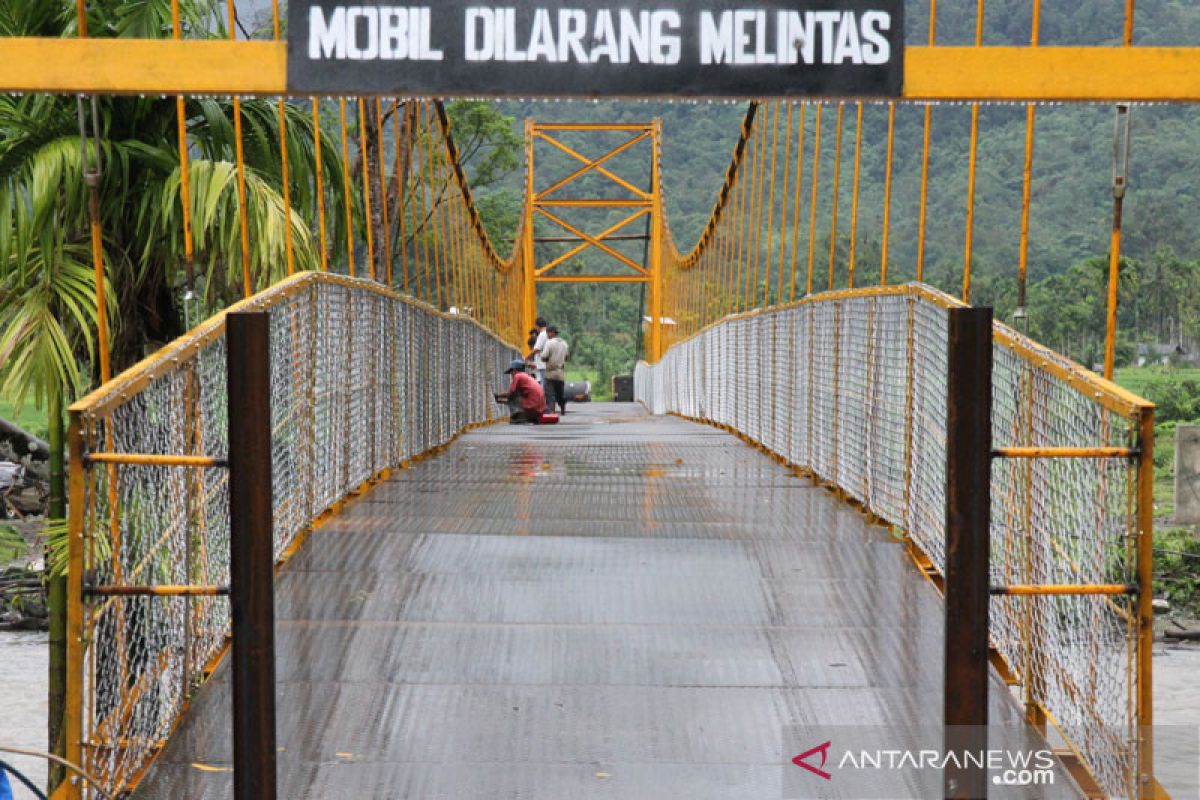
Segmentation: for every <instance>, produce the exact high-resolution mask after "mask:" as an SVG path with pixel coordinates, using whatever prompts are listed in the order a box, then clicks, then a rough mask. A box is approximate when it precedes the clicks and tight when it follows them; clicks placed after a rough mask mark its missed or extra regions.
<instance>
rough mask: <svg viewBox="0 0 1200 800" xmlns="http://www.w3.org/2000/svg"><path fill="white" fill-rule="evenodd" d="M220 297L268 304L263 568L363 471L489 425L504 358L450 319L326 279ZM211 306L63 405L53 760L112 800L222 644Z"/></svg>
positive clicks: (359, 483)
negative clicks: (64, 474) (267, 511)
mask: <svg viewBox="0 0 1200 800" xmlns="http://www.w3.org/2000/svg"><path fill="white" fill-rule="evenodd" d="M230 310H265V311H268V312H269V313H270V315H271V349H272V365H271V386H272V441H273V448H272V449H273V454H272V461H273V465H274V474H273V481H272V482H273V495H274V517H275V530H274V531H273V534H272V535H273V537H274V550H275V555H276V558H277V559H278V560H279V563H282V562H283V561H285V560H286V559H287V558H288V557H290V556H291V554H292V553H293V552H295V551H296V549H297V548H298V547H299V545H300V544H301V543H302V542H303V541H304V539H305V537H306V536H307V535H308V534H309V533H310V532H311V531H312V530H314V529H315V528H316V527H318V526H319V525H320V524H321V522H322V521H323V520H324V519H325V518H326V517H327V516H328V514H329V513H330V511H331V509H335V508H336V507H338V506H339V505H340V504H341V503H342V502H343V501H344V500H345V499H346V498H347V497H351V496H353V495H355V494H356V493H357V492H358V491H360V490H361V488H363V487H364V486H365V485H367V484H369V483H370V482H371V481H373V480H376V479H378V478H380V477H381V476H383V475H386V474H387V472H388V471H389V470H390V469H392V468H395V467H397V466H399V465H404V464H407V463H409V462H411V461H413V460H416V459H419V458H422V457H424V456H425V455H427V454H430V453H432V452H436V451H438V450H439V449H440V448H442V447H444V446H445V445H446V444H448V443H449V442H450V441H451V440H452V439H453V438H455V437H456V436H458V435H459V434H460V433H461V432H462V431H464V430H467V429H469V428H471V427H474V426H476V425H479V424H486V423H488V422H489V421H492V420H494V419H495V414H496V412H495V405H494V403H493V400H492V396H491V392H492V391H494V390H496V389H497V388H501V382H502V381H503V377H504V376H503V374H502V373H503V371H504V369H506V368H507V366H508V362H509V360H511V359H512V358H513V357H514V356H515V355H516V354H517V352H518V351H517V350H516V349H515V348H514V347H513V346H511V345H510V344H508V343H506V342H504V341H503V340H502V339H500V338H499V337H498V336H496V335H495V334H494V333H492V332H491V331H489V330H488V329H487V328H485V327H484V326H483V325H481V324H480V323H479V322H478V321H476V320H474V319H472V318H470V317H468V316H465V315H457V314H451V313H443V312H439V311H437V310H436V309H434V308H432V307H430V306H428V305H426V304H424V303H422V302H420V301H417V300H414V299H412V298H409V297H406V296H403V295H400V294H398V293H396V292H393V291H390V290H388V289H386V288H384V287H383V286H380V285H379V284H376V283H373V282H371V281H367V280H360V279H354V278H349V277H345V276H341V275H333V274H329V273H302V274H299V275H297V276H295V277H293V278H290V279H288V280H286V281H284V282H282V283H280V284H277V285H276V286H274V287H273V288H271V289H268V290H266V291H264V292H262V293H260V294H258V295H255V296H254V297H251V298H249V299H247V300H245V301H243V302H242V303H239V304H237V305H236V306H234V307H232V308H231V309H230ZM227 313H228V312H223V313H221V314H218V315H216V316H214V317H213V318H211V319H210V320H208V321H207V322H205V323H203V324H202V325H200V326H199V327H197V328H196V329H195V330H193V331H192V332H190V333H189V334H187V335H186V336H184V337H182V338H180V339H179V340H177V341H176V342H174V343H172V344H170V345H168V346H167V347H165V348H163V349H162V350H160V351H159V352H158V353H156V354H155V355H154V356H151V357H150V358H148V359H146V360H144V361H142V362H141V363H139V364H137V365H136V366H134V367H132V368H131V369H129V370H127V371H125V372H124V373H122V374H121V375H119V376H117V377H116V378H114V379H113V380H112V381H110V382H109V383H107V384H105V385H104V386H101V387H100V388H99V389H97V390H96V391H94V392H92V393H91V394H90V395H88V396H87V397H85V398H83V399H82V400H80V401H79V402H77V403H75V404H74V405H72V406H71V408H70V432H69V440H70V448H71V462H70V505H69V521H68V522H69V542H70V543H69V570H68V675H69V679H68V698H67V720H66V727H67V734H66V735H67V742H68V756H69V758H70V759H71V760H72V761H74V762H76V763H80V764H83V765H84V766H85V767H86V768H87V769H88V771H89V772H90V773H91V774H93V775H96V776H97V777H98V778H99V779H100V780H102V781H103V782H104V786H105V788H106V789H107V790H108V791H109V792H110V793H114V794H116V793H120V792H123V791H126V790H128V789H130V788H132V787H134V786H136V784H137V782H138V781H139V780H140V778H141V776H142V775H143V774H144V773H145V771H146V769H147V768H148V767H149V766H150V765H151V763H152V761H153V759H154V757H155V756H156V755H157V753H158V752H159V750H160V749H161V747H162V746H163V744H164V743H165V742H166V740H167V739H168V737H169V736H170V734H171V732H172V731H173V730H174V728H175V727H176V726H177V724H178V723H179V721H180V719H181V718H182V715H183V714H184V713H185V712H186V710H187V707H188V703H189V702H190V699H191V697H192V695H193V693H194V691H195V690H196V689H197V688H198V687H199V686H200V684H201V683H202V682H203V681H204V680H205V679H206V678H207V677H208V676H209V675H210V674H211V673H212V671H213V670H214V669H215V668H216V667H217V665H218V664H219V663H220V661H221V659H222V658H223V656H224V653H225V652H226V649H227V635H228V632H229V605H228V600H227V589H226V587H227V586H228V582H229V572H228V570H229V518H228V486H227V481H226V479H227V473H226V472H225V470H223V469H221V468H220V467H221V466H222V464H223V460H224V457H225V454H226V452H227V451H226V447H227V436H228V428H227V420H228V416H227V414H228V412H227V409H226V397H225V392H226V389H225V358H224V329H225V315H226V314H227ZM73 789H74V790H77V791H78V792H82V791H83V789H82V787H73ZM75 796H80V795H79V794H76V795H75Z"/></svg>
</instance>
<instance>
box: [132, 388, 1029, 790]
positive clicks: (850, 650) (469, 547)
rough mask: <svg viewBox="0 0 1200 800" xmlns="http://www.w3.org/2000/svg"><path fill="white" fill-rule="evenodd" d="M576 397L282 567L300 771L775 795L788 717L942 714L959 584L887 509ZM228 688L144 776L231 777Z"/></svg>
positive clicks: (484, 441)
mask: <svg viewBox="0 0 1200 800" xmlns="http://www.w3.org/2000/svg"><path fill="white" fill-rule="evenodd" d="M571 412H572V413H570V414H568V415H567V416H566V417H565V418H564V420H563V423H562V424H561V425H559V426H557V427H552V428H537V429H533V428H530V427H527V426H520V427H517V426H507V425H504V426H496V427H491V428H485V429H482V430H480V431H476V432H474V433H471V434H469V435H467V436H465V437H463V438H462V439H460V440H459V441H458V442H456V443H455V444H454V445H453V446H452V447H451V448H449V450H448V451H447V452H446V453H445V454H444V455H442V456H439V457H438V458H435V459H432V460H429V461H426V462H424V463H421V464H419V465H417V466H416V467H414V468H412V469H408V470H404V471H401V472H399V473H398V474H396V475H395V476H394V477H393V478H392V479H391V480H389V481H388V482H386V483H385V484H383V485H381V486H379V487H378V488H376V489H375V490H374V491H372V492H371V493H370V494H368V495H367V496H365V497H363V498H361V499H359V500H357V501H355V502H354V503H352V504H351V505H349V506H348V507H347V508H346V510H345V511H344V512H343V513H342V514H341V515H340V516H339V517H338V518H336V519H334V520H333V521H331V522H330V523H328V524H326V525H325V526H324V527H322V528H321V529H319V530H318V531H317V532H316V533H314V534H313V536H312V537H311V539H310V540H309V542H308V543H307V544H306V545H305V547H304V549H303V550H302V551H301V552H300V553H299V554H297V556H296V557H295V558H294V559H293V560H292V562H291V563H290V564H289V565H288V566H287V567H286V569H285V571H284V574H283V576H282V577H281V579H280V580H279V582H278V586H277V613H278V617H279V621H278V645H279V654H278V678H279V695H278V696H279V711H278V719H279V745H280V749H281V753H280V796H281V797H285V798H342V797H345V798H372V797H376V798H400V797H412V798H455V799H456V800H463V799H465V798H480V799H481V800H482V799H483V798H488V799H489V800H490V799H491V798H500V797H513V798H516V797H520V798H556V799H557V798H567V797H570V798H591V797H606V798H608V797H622V798H687V799H688V800H700V799H701V798H714V800H715V799H716V798H720V799H721V800H727V799H728V798H756V799H758V798H769V797H780V796H781V791H782V789H781V784H782V782H783V779H784V778H783V776H784V765H785V764H787V761H788V759H790V758H791V756H793V755H795V753H791V752H785V750H787V749H788V745H787V743H786V740H785V738H784V734H783V726H785V725H789V724H795V723H803V724H807V725H871V724H884V723H890V724H897V723H900V724H903V723H907V722H913V721H918V720H919V721H924V722H927V723H932V724H935V725H936V724H939V723H940V717H941V714H940V709H941V702H942V700H941V677H942V676H941V667H940V659H941V647H942V645H941V641H942V634H941V623H940V620H941V618H942V612H941V604H940V600H939V598H938V595H937V593H936V591H935V590H934V589H933V587H932V586H930V585H929V584H928V583H927V582H926V581H925V580H924V579H922V578H921V577H920V576H919V575H918V574H917V572H916V570H915V569H914V568H913V566H912V565H911V563H910V562H909V561H908V560H907V558H906V556H905V554H904V551H903V549H902V547H901V546H900V545H898V544H896V543H895V542H893V541H891V540H890V538H889V536H888V533H887V531H886V530H884V529H882V528H879V527H873V526H871V525H869V524H867V522H866V521H865V519H864V518H863V517H862V516H861V515H860V514H859V513H857V512H856V511H854V510H853V509H851V508H849V507H847V506H845V505H843V504H841V503H840V502H839V501H838V500H837V499H836V498H834V497H833V496H832V495H830V494H829V493H828V492H826V491H824V490H823V489H820V488H817V487H815V486H813V485H812V484H811V483H809V482H808V481H805V480H802V479H798V478H796V477H793V476H792V475H791V474H790V473H789V472H788V471H787V470H785V469H784V468H783V467H781V466H779V465H778V464H776V463H775V462H773V461H771V460H770V459H769V458H766V457H765V456H763V455H762V454H760V453H758V452H757V451H755V450H754V449H752V448H750V447H747V446H746V445H744V444H743V443H741V442H739V441H738V440H737V439H735V438H734V437H732V436H729V435H727V434H725V433H722V432H719V431H717V430H714V429H711V428H707V427H705V426H701V425H696V424H691V423H688V422H684V421H680V420H677V419H671V418H653V417H649V416H647V415H645V414H644V413H642V412H641V411H640V410H639V409H638V408H637V407H635V406H630V405H621V406H618V405H592V406H590V407H589V406H584V405H576V406H573V407H572V408H571ZM229 704H230V698H229V684H228V677H227V670H226V669H224V668H223V669H221V670H220V671H219V672H218V674H217V675H216V676H215V677H214V679H213V680H212V681H211V682H210V683H209V684H208V686H207V687H206V688H205V689H204V690H202V691H201V692H200V693H199V696H198V698H197V700H196V702H195V703H194V705H193V708H192V710H191V712H190V713H189V716H188V718H187V719H186V721H185V723H184V725H183V726H182V728H181V730H180V731H179V732H177V733H176V735H175V736H174V737H173V738H172V740H171V742H170V744H169V746H168V747H167V749H166V751H165V752H164V753H163V754H162V756H161V758H160V759H159V761H158V762H157V764H156V765H155V766H154V767H153V768H152V769H151V771H150V773H149V774H148V776H147V778H146V780H145V781H144V782H143V784H142V786H141V789H140V791H139V792H138V797H142V798H181V797H186V798H225V797H229V796H231V783H232V781H231V777H232V776H231V774H230V772H229V770H228V767H229V763H230V758H231V755H230V738H231V737H230V734H229V724H230V723H229ZM992 705H993V718H996V717H1002V718H1009V719H1011V718H1014V716H1015V709H1014V707H1013V706H1012V704H1011V703H1010V702H1009V701H1008V699H1007V697H1006V692H1005V690H1004V688H1003V686H1002V685H1001V684H1000V683H999V682H998V681H997V682H996V683H995V687H994V691H993V703H992ZM788 769H796V768H795V767H791V766H788ZM1039 796H1045V788H1044V787H1042V789H1041V791H1040V793H1039Z"/></svg>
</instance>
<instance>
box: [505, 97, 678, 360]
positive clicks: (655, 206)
mask: <svg viewBox="0 0 1200 800" xmlns="http://www.w3.org/2000/svg"><path fill="white" fill-rule="evenodd" d="M569 132H589V133H592V132H599V133H624V134H629V138H627V139H626V140H625V141H624V142H622V143H621V144H619V145H617V146H616V147H613V148H611V149H609V150H608V151H607V152H605V153H604V154H602V155H600V156H598V157H596V158H590V157H588V156H585V155H583V154H582V153H580V152H579V151H577V150H576V149H575V148H573V147H571V146H569V145H567V144H566V143H564V142H563V141H562V140H561V139H560V138H559V136H558V135H557V134H561V133H569ZM525 136H526V158H527V160H528V161H527V163H528V169H529V176H528V180H529V189H528V198H527V200H526V203H525V220H524V225H523V226H522V237H523V239H524V241H523V242H522V245H523V252H524V266H525V296H524V298H523V303H522V314H523V317H524V324H525V329H526V330H528V329H529V328H531V327H532V326H533V322H534V319H535V318H536V317H537V285H538V284H539V283H643V284H646V285H647V287H648V289H649V291H648V295H649V297H648V299H649V306H650V309H649V310H650V334H649V336H648V337H647V340H646V356H647V359H648V360H649V361H650V362H651V363H654V362H656V361H658V359H659V358H660V357H661V355H662V352H663V349H664V345H665V342H664V339H663V333H662V313H663V311H662V309H663V292H664V287H663V281H662V275H663V269H662V256H661V252H662V247H661V245H662V242H663V220H662V181H661V179H660V175H659V147H660V144H661V142H662V123H661V122H660V121H659V120H654V121H653V122H648V123H645V124H629V123H622V124H612V125H609V124H603V123H537V122H534V121H533V120H528V121H526V126H525ZM539 142H540V143H545V144H548V145H550V146H551V147H553V148H554V149H555V150H558V151H559V152H561V153H564V154H565V155H567V156H570V157H571V158H573V159H575V160H576V161H578V162H580V164H581V165H582V166H580V167H579V168H578V169H576V170H575V171H574V172H572V173H570V174H569V175H567V176H565V177H563V178H560V179H559V180H557V181H555V182H554V183H552V184H551V185H550V186H548V187H546V188H544V189H540V190H539V189H537V188H535V187H536V186H537V184H536V182H535V180H536V177H537V171H536V168H535V166H536V150H535V145H536V144H537V143H539ZM643 143H645V144H649V145H650V147H651V169H650V174H651V180H650V188H649V190H646V189H642V188H641V187H639V186H637V185H636V184H635V183H634V182H633V181H630V180H628V179H626V178H623V177H621V176H620V175H618V174H616V173H615V172H613V171H612V170H610V169H608V168H607V167H605V164H607V163H608V162H610V161H612V160H613V159H614V158H616V157H617V156H619V155H621V154H622V153H626V152H628V151H630V150H632V149H633V148H635V147H637V146H638V145H640V144H643ZM592 173H595V174H597V175H602V176H604V177H605V178H607V179H608V180H609V181H611V182H612V183H614V184H616V185H617V186H618V187H619V188H620V189H622V190H623V191H625V192H627V193H628V194H630V195H633V196H632V197H612V198H605V197H588V198H564V197H561V196H559V193H560V192H562V191H563V190H564V189H566V188H568V187H570V186H571V185H572V184H577V183H578V182H579V180H580V179H581V178H583V177H584V176H586V175H589V174H592ZM597 208H602V209H618V208H619V209H626V210H628V211H629V213H627V214H625V216H623V217H622V218H621V219H620V220H619V221H618V222H616V223H614V224H613V225H610V226H609V227H607V228H606V229H604V230H603V231H601V232H600V233H597V234H591V233H588V232H586V231H585V230H584V229H583V226H582V225H579V224H576V223H574V222H571V221H570V220H568V219H564V215H563V213H562V211H561V210H562V209H568V210H569V209H597ZM550 209H556V210H558V213H556V212H555V211H551V210H550ZM647 215H648V216H649V221H650V247H649V249H648V253H649V256H648V263H646V264H639V263H637V262H636V261H634V260H633V259H631V258H629V257H628V256H626V255H624V254H623V253H621V252H619V251H618V250H616V249H614V248H613V247H611V246H610V245H609V244H608V242H607V240H608V239H609V238H610V237H612V236H614V235H615V234H617V233H618V232H619V231H621V230H624V229H625V228H626V227H628V226H629V225H631V224H632V223H634V222H636V221H638V220H640V219H641V218H642V217H645V216H647ZM539 217H540V218H542V219H545V220H548V221H549V222H552V223H554V224H555V225H556V226H558V227H559V228H562V229H563V230H564V231H566V232H567V234H569V235H568V236H567V237H566V238H567V240H568V241H578V244H576V245H574V246H573V247H571V248H570V249H568V250H567V251H566V252H564V253H561V254H559V255H557V256H555V257H554V258H552V259H551V260H550V261H548V262H546V263H544V264H539V263H538V261H537V255H536V250H535V248H534V243H535V236H534V221H535V220H536V219H537V218H539ZM590 249H595V250H599V251H600V252H602V253H604V254H605V255H608V256H610V257H611V258H613V259H614V260H615V261H617V262H618V263H620V264H621V265H622V266H623V267H627V268H628V269H630V270H632V272H631V273H626V274H616V275H590V274H589V275H555V274H551V273H552V272H553V271H554V270H555V269H557V268H558V267H560V266H562V265H563V264H565V263H566V262H568V261H570V260H571V259H573V258H575V257H576V256H577V255H579V254H580V253H582V252H584V251H586V250H590Z"/></svg>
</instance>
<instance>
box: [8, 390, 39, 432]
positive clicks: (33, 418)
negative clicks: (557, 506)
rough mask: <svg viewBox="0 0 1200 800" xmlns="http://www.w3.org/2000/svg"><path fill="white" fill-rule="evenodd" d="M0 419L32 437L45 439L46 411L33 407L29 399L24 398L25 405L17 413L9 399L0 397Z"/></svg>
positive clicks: (31, 400)
mask: <svg viewBox="0 0 1200 800" xmlns="http://www.w3.org/2000/svg"><path fill="white" fill-rule="evenodd" d="M0 419H6V420H8V421H9V422H11V423H13V424H14V425H19V426H21V427H22V428H24V429H25V430H27V431H29V432H30V433H32V434H33V435H34V436H38V437H41V438H42V439H45V438H46V429H47V425H46V411H45V409H40V410H39V409H38V408H36V407H34V404H33V398H31V397H26V398H25V404H24V405H22V406H21V410H20V411H19V412H18V411H17V407H16V405H15V404H14V403H13V402H12V400H11V398H8V397H5V396H3V395H0Z"/></svg>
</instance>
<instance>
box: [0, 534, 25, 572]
mask: <svg viewBox="0 0 1200 800" xmlns="http://www.w3.org/2000/svg"><path fill="white" fill-rule="evenodd" d="M27 549H28V548H27V547H26V545H25V537H23V536H22V535H21V534H20V533H19V532H18V531H17V529H16V528H14V527H12V526H11V525H0V566H3V565H4V564H7V563H8V562H9V561H12V560H13V559H17V558H20V557H21V556H23V555H25V551H26V550H27Z"/></svg>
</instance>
